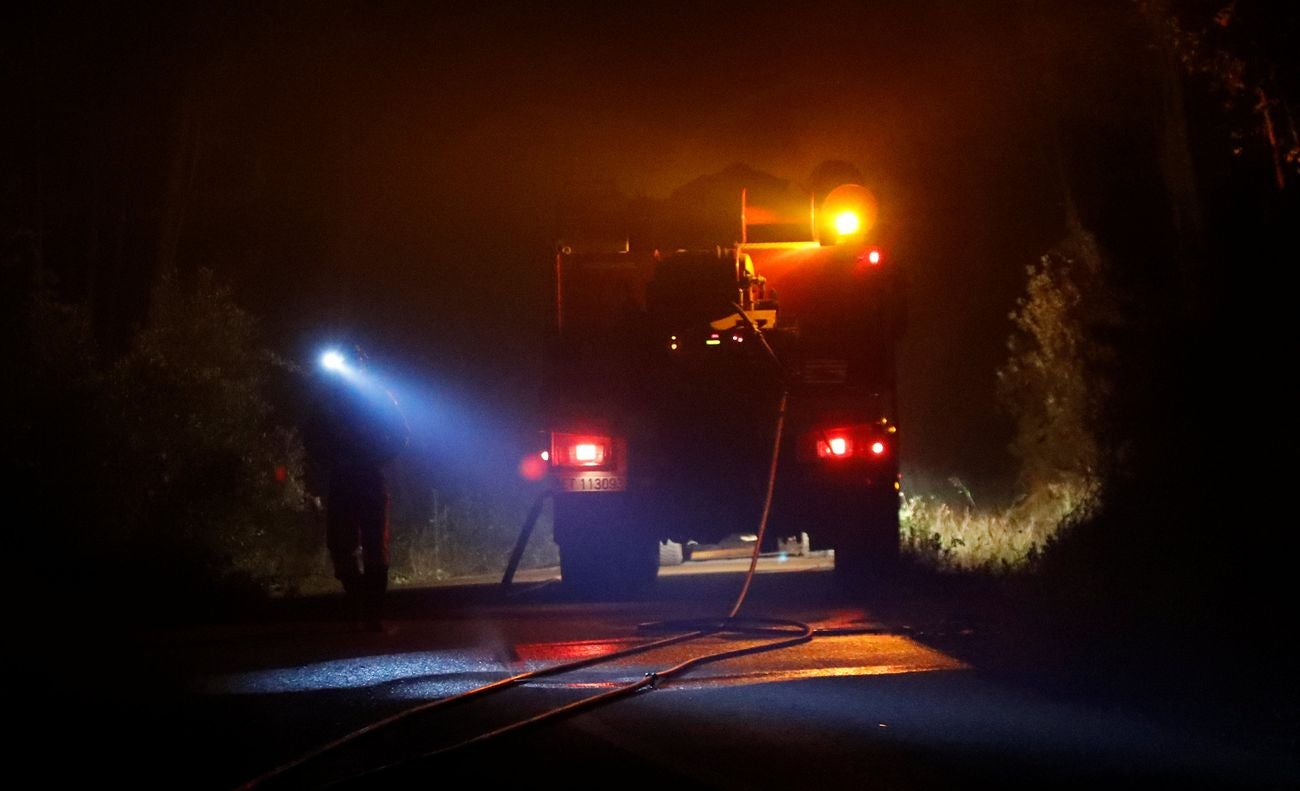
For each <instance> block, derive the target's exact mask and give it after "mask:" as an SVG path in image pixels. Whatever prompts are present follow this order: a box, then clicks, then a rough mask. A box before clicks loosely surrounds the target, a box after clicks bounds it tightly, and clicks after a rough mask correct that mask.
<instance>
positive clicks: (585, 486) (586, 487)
mask: <svg viewBox="0 0 1300 791" xmlns="http://www.w3.org/2000/svg"><path fill="white" fill-rule="evenodd" d="M559 483H560V490H561V491H565V492H621V491H623V490H624V489H626V488H627V479H626V478H624V477H623V476H621V475H603V474H600V473H581V474H579V475H571V476H565V477H563V478H561V479H560V481H559Z"/></svg>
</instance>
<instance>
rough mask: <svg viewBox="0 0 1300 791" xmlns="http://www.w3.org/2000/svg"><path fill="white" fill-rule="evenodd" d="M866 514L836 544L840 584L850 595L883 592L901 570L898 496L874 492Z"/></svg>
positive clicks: (842, 532)
mask: <svg viewBox="0 0 1300 791" xmlns="http://www.w3.org/2000/svg"><path fill="white" fill-rule="evenodd" d="M865 513H866V518H865V519H863V518H862V517H859V518H857V519H856V520H854V522H853V523H852V524H849V525H846V526H845V527H847V528H848V529H846V530H841V532H840V535H839V537H838V539H837V541H836V542H835V577H836V582H837V584H838V585H839V587H840V588H841V589H842V590H844V591H846V592H850V593H861V592H864V591H871V590H882V589H883V588H885V587H886V586H887V585H888V584H889V582H890V581H891V580H892V579H893V576H894V573H895V572H896V571H897V568H898V549H899V537H898V495H897V494H895V493H894V492H879V493H877V492H873V493H871V495H870V496H869V497H868V498H867V501H866V504H865Z"/></svg>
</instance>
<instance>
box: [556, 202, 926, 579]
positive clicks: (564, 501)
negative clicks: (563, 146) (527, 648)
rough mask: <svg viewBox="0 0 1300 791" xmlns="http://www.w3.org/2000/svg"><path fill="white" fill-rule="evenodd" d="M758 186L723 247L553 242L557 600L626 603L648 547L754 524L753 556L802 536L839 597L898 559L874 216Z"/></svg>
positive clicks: (895, 288)
mask: <svg viewBox="0 0 1300 791" xmlns="http://www.w3.org/2000/svg"><path fill="white" fill-rule="evenodd" d="M781 184H784V182H781ZM763 186H764V187H765V188H764V189H754V188H752V187H742V188H739V189H736V190H735V192H734V193H732V194H734V198H733V199H732V201H731V203H732V208H731V212H730V214H731V218H730V219H731V222H730V225H731V228H730V231H731V233H730V235H731V237H732V238H729V239H725V240H723V241H724V242H725V243H720V244H716V245H713V246H709V247H703V246H701V245H698V244H696V246H694V247H692V246H684V247H682V248H680V249H679V248H676V247H671V248H670V247H669V246H668V245H665V244H653V245H651V244H642V243H638V241H637V240H628V239H623V240H617V241H616V242H615V243H613V244H611V243H609V241H608V240H607V239H606V240H595V241H593V240H592V238H591V236H594V235H589V236H588V237H586V238H584V237H582V236H581V234H579V233H576V232H575V233H571V234H570V235H569V236H568V237H567V238H565V239H564V240H562V241H561V242H560V246H559V250H558V252H557V256H556V260H555V273H554V276H555V281H554V288H555V307H556V310H555V314H554V325H553V328H552V329H553V335H552V339H551V341H552V344H551V351H550V357H549V361H548V366H547V370H548V374H547V380H546V383H545V403H546V410H547V419H548V420H549V424H550V425H549V427H548V428H549V449H548V451H547V454H546V455H547V456H548V462H549V470H550V476H551V480H552V484H553V489H554V491H555V498H554V499H555V502H554V532H555V541H556V543H557V544H558V546H559V550H560V562H561V574H562V577H563V580H564V582H565V584H566V585H569V586H572V587H574V588H576V589H579V590H583V591H586V592H589V593H592V594H595V595H626V594H628V593H632V592H634V591H635V590H637V589H638V588H641V587H643V586H645V585H647V584H649V583H650V582H652V581H653V580H654V579H655V577H656V575H657V573H658V563H659V549H660V543H661V542H663V541H675V542H680V543H682V544H686V543H687V542H692V541H693V542H699V543H704V544H708V543H714V542H717V541H719V540H721V539H723V538H724V537H727V536H731V535H735V534H738V533H740V534H743V533H755V532H756V530H757V527H758V525H759V524H760V521H761V520H762V518H763V515H764V511H765V507H766V510H767V511H768V514H769V518H768V520H767V525H768V526H767V529H766V530H765V531H764V536H765V539H764V541H765V544H767V545H769V546H768V547H767V548H772V547H774V546H775V543H776V542H777V541H778V540H779V539H780V538H782V537H789V536H799V535H801V534H805V533H806V535H807V537H808V539H809V541H810V542H811V545H812V548H813V549H818V548H833V549H834V557H835V569H836V573H837V575H838V576H839V577H840V579H841V580H843V581H844V582H846V583H848V584H850V585H858V584H863V583H869V582H870V581H871V580H873V579H878V578H880V577H881V576H882V575H885V574H886V573H887V572H888V570H889V569H890V568H891V567H892V566H893V564H894V563H895V561H896V559H897V555H898V547H899V524H898V506H899V466H898V450H899V433H898V427H897V425H896V422H895V421H896V400H897V399H896V386H895V349H896V347H897V343H898V340H899V338H900V336H901V334H902V330H903V325H904V311H903V300H902V287H901V278H900V275H899V272H898V268H897V267H896V266H895V263H894V262H893V261H892V260H891V259H890V256H889V255H888V253H887V251H886V250H885V249H884V248H882V247H881V246H880V245H879V243H878V240H877V236H876V234H874V233H873V231H874V229H875V226H876V205H875V199H874V198H873V196H872V195H871V193H869V192H868V191H867V190H866V189H864V188H862V187H861V186H858V185H855V184H843V185H840V186H838V187H836V188H834V189H830V190H827V191H825V193H824V194H817V193H815V192H814V193H812V194H808V193H799V192H796V191H794V190H781V189H772V188H771V186H770V184H764V185H763ZM669 214H671V212H669ZM676 214H677V215H678V216H679V217H680V216H682V215H688V216H689V215H690V211H689V210H682V209H680V208H678V209H677V210H676ZM660 226H661V228H660V230H659V232H658V233H659V239H658V240H656V241H662V240H663V239H664V238H670V235H671V231H668V232H665V231H663V230H662V227H668V226H671V223H669V222H664V223H660ZM681 226H682V224H681V223H678V227H681ZM703 227H707V224H701V225H697V226H695V227H693V228H691V227H687V228H686V229H685V230H684V231H683V232H682V234H681V235H682V236H683V237H684V238H687V239H690V240H691V241H694V242H698V240H699V238H700V229H701V228H703ZM715 232H716V233H727V229H725V228H724V229H722V230H720V231H715ZM778 434H779V441H778ZM774 451H776V453H775V455H776V459H777V461H776V463H775V466H774V465H773V457H774ZM769 494H770V500H769ZM769 503H770V505H769Z"/></svg>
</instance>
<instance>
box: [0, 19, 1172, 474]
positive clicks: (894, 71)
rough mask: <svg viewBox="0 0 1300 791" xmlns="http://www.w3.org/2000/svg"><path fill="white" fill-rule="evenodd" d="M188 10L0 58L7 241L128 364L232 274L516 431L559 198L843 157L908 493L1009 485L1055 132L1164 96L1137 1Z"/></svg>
mask: <svg viewBox="0 0 1300 791" xmlns="http://www.w3.org/2000/svg"><path fill="white" fill-rule="evenodd" d="M176 5H177V6H178V7H171V5H170V4H169V6H168V7H167V10H155V11H138V10H133V11H127V10H125V9H124V8H123V7H99V6H92V5H91V4H86V5H85V6H84V7H83V6H78V5H75V4H73V5H69V4H65V5H57V4H53V5H47V4H42V5H41V7H40V10H32V11H29V12H28V13H27V15H26V16H25V17H19V18H17V19H15V20H14V24H12V25H11V26H9V30H8V31H7V33H6V34H5V35H6V38H5V49H4V55H3V62H4V68H5V71H6V73H7V74H8V75H9V76H8V77H7V78H6V92H7V97H6V106H7V107H8V108H9V109H10V110H12V112H11V113H8V114H9V116H10V117H9V118H8V119H7V120H6V122H5V123H6V129H5V134H6V135H7V136H8V137H10V139H11V140H12V144H10V145H7V146H5V151H4V157H5V160H4V163H3V164H4V170H5V173H6V179H5V183H4V185H3V186H4V190H5V192H4V196H3V198H4V201H5V210H6V213H8V214H9V215H10V216H11V217H14V218H16V219H15V220H14V222H15V223H17V224H26V225H29V226H36V227H39V228H40V229H41V233H40V237H41V239H42V242H43V244H42V250H41V255H42V257H43V260H44V263H45V264H46V266H48V267H49V268H51V269H52V270H54V271H56V272H59V273H60V274H61V276H62V277H63V281H64V285H65V287H66V288H68V289H69V290H70V291H71V292H73V293H82V294H90V295H91V296H92V297H93V299H95V300H96V303H97V305H98V306H99V308H100V310H99V314H100V323H101V327H100V329H101V332H102V333H104V334H105V335H106V336H108V337H115V336H120V335H121V334H122V333H124V332H125V331H126V329H125V328H128V327H129V326H130V325H131V323H132V322H136V321H139V320H140V318H141V317H142V315H143V311H144V309H145V305H146V303H147V300H146V297H145V294H146V293H147V288H146V284H147V283H148V282H149V281H150V279H151V278H152V277H153V276H154V274H155V273H156V272H157V270H158V269H159V267H160V266H162V265H163V262H165V261H171V262H173V263H174V264H175V265H176V266H178V267H179V268H181V269H182V270H186V269H193V268H196V267H200V266H204V267H210V268H212V269H214V270H216V271H217V273H218V275H219V276H220V277H221V278H223V279H225V280H227V281H228V282H231V283H232V284H233V285H234V286H235V288H236V291H237V293H238V295H239V299H240V301H241V303H242V304H243V305H244V306H245V307H246V308H247V309H249V310H250V311H251V312H253V313H254V314H256V315H257V316H258V317H259V318H260V319H261V322H262V327H263V332H264V336H265V340H266V342H267V343H268V344H269V345H270V346H272V347H274V348H275V349H277V350H279V351H280V352H281V353H283V354H285V355H288V356H296V357H299V358H303V359H305V357H306V355H307V354H308V353H309V352H310V351H311V350H312V348H313V347H314V344H315V343H317V342H318V340H319V339H320V338H322V337H324V336H326V335H329V334H331V333H335V332H338V331H341V330H349V331H355V332H357V333H359V334H361V335H362V336H363V337H365V338H366V340H367V342H368V343H369V344H370V345H371V347H372V352H373V353H374V354H375V356H376V357H378V358H380V359H386V360H388V361H390V362H391V363H392V364H393V365H395V366H401V367H403V368H405V369H407V370H415V371H419V372H422V373H423V374H424V375H427V376H430V377H434V378H437V377H454V378H457V379H459V380H463V383H464V385H465V386H466V387H469V388H471V389H472V388H478V389H481V390H483V391H485V392H491V393H496V394H498V395H501V394H511V393H513V394H514V395H515V398H516V401H517V402H518V404H517V406H518V407H519V408H520V409H521V410H525V411H526V410H527V408H528V406H529V405H528V404H527V403H526V402H527V401H528V400H529V398H530V397H531V395H530V394H529V392H528V390H527V388H526V387H524V388H523V389H520V385H521V384H526V382H527V378H528V376H530V375H531V374H530V371H531V370H533V369H531V368H530V366H532V365H534V364H535V359H536V355H537V353H538V350H539V343H538V341H539V339H540V328H541V327H542V326H543V325H544V324H545V321H546V317H547V311H548V308H549V302H548V299H549V293H548V292H547V291H546V287H545V283H546V273H547V270H548V268H549V267H550V266H551V263H552V258H551V251H552V246H553V242H554V238H555V232H556V228H555V216H556V204H557V199H558V197H559V196H560V195H562V194H565V192H566V190H571V189H573V188H574V187H575V186H577V185H584V184H591V183H596V182H606V181H608V182H610V183H611V184H612V185H613V186H614V187H615V188H617V189H618V190H620V191H622V192H624V193H627V194H629V195H636V194H644V195H647V196H650V197H656V198H662V197H665V196H667V195H668V194H669V193H671V192H672V190H674V189H675V188H677V187H679V186H681V185H683V184H686V183H687V182H689V181H691V180H693V179H695V178H698V177H701V176H704V175H707V174H711V173H716V172H718V171H720V170H723V169H724V168H727V167H728V166H731V165H733V164H736V163H743V164H746V165H748V166H750V167H753V168H757V169H759V170H762V171H766V172H768V173H771V174H773V175H776V176H779V177H781V178H784V179H789V180H791V181H793V182H795V183H800V182H803V181H805V180H806V179H807V177H808V175H809V174H810V173H811V171H812V170H813V168H814V167H815V166H817V165H818V164H819V163H821V162H823V161H825V160H829V159H840V160H846V161H848V162H850V163H853V164H854V165H856V166H857V167H858V168H859V169H860V170H861V171H862V172H863V174H864V176H865V181H866V182H867V184H866V185H867V186H868V187H870V188H872V189H873V190H875V191H876V192H877V194H878V196H879V197H880V200H881V206H882V222H883V223H884V224H887V225H888V226H889V227H890V228H891V229H892V231H893V233H892V237H891V238H892V241H891V246H892V248H893V249H892V250H891V251H890V252H891V259H892V260H893V261H894V262H895V264H896V265H897V266H900V267H904V268H905V269H906V270H907V277H908V281H909V289H910V301H909V313H910V326H909V333H908V335H907V336H906V340H905V341H904V345H903V356H902V366H901V372H900V376H901V388H902V413H901V419H902V423H903V426H904V430H905V431H906V432H907V434H906V436H907V437H908V441H907V445H906V447H905V449H904V453H905V463H904V466H905V469H906V470H907V471H908V473H909V474H914V475H918V476H932V477H936V478H939V479H942V478H945V477H947V476H948V475H953V474H956V475H960V476H963V477H964V478H967V479H970V480H973V481H974V482H975V484H976V485H977V486H981V485H982V486H987V487H990V488H992V487H994V486H995V485H996V484H998V483H1001V482H1005V479H1006V478H1007V477H1008V476H1009V475H1010V474H1011V473H1013V472H1014V467H1013V465H1012V462H1011V460H1010V458H1009V456H1008V455H1007V454H1006V451H1005V446H1006V444H1007V442H1008V440H1009V439H1010V420H1009V418H1007V417H1006V416H1005V415H1004V414H1002V413H1001V412H1000V411H999V409H998V407H997V404H996V399H995V396H994V389H995V377H994V371H995V370H996V368H997V366H998V365H999V364H1000V363H1001V361H1002V359H1003V358H1004V356H1005V343H1006V337H1007V334H1008V332H1009V330H1010V323H1009V321H1008V318H1007V314H1008V312H1009V311H1010V310H1011V309H1012V308H1013V307H1014V301H1015V298H1016V296H1017V295H1018V293H1019V292H1020V290H1021V289H1022V287H1023V278H1024V268H1025V266H1026V265H1027V264H1029V263H1031V262H1033V261H1035V260H1037V258H1038V256H1040V255H1041V254H1043V253H1045V252H1047V250H1049V249H1050V248H1051V246H1052V245H1053V244H1054V243H1055V242H1056V241H1057V240H1058V239H1060V238H1061V236H1062V235H1063V234H1064V229H1065V226H1064V210H1063V203H1064V199H1063V192H1062V188H1061V180H1060V172H1061V170H1060V168H1059V167H1058V162H1057V160H1056V159H1054V157H1053V153H1052V152H1053V148H1052V145H1053V140H1059V132H1058V131H1055V130H1058V129H1059V125H1058V124H1057V121H1059V119H1060V118H1063V117H1064V118H1067V121H1066V123H1067V124H1073V125H1074V126H1075V127H1077V126H1078V125H1079V124H1080V123H1081V120H1082V122H1087V121H1088V119H1089V118H1090V116H1091V115H1092V114H1095V115H1096V116H1097V118H1099V119H1101V121H1099V123H1104V121H1105V117H1106V114H1108V113H1110V114H1123V113H1127V112H1129V111H1130V110H1131V109H1132V107H1140V106H1143V103H1144V102H1146V101H1147V99H1148V98H1149V97H1147V96H1146V95H1144V93H1143V91H1145V90H1147V89H1146V88H1144V85H1145V84H1146V82H1147V81H1146V80H1145V79H1144V77H1143V74H1144V69H1145V68H1146V66H1145V65H1143V64H1144V62H1143V55H1142V54H1141V53H1142V48H1141V46H1140V45H1138V44H1135V43H1134V40H1130V39H1131V33H1132V31H1133V29H1134V26H1135V25H1136V24H1137V23H1136V21H1135V20H1133V19H1132V18H1131V17H1132V16H1133V15H1132V6H1131V5H1130V4H1127V3H1114V4H1096V3H1087V4H1082V5H1081V6H1080V7H1078V8H1076V9H1069V8H1066V9H1061V8H1060V7H1058V6H1057V4H1037V3H992V2H990V3H973V4H971V3H938V2H936V3H925V2H921V3H913V2H882V3H848V2H841V3H834V2H833V3H811V4H809V3H791V4H786V7H785V8H781V7H778V6H775V5H773V4H740V3H722V4H716V5H712V4H711V5H710V6H709V8H708V9H706V10H701V9H700V8H698V7H697V6H698V4H694V3H690V4H681V5H674V4H663V3H655V4H642V5H640V6H636V7H624V6H622V5H621V4H614V5H611V4H605V3H591V4H578V3H565V4H537V5H534V6H529V7H515V6H502V5H495V4H483V5H481V6H480V5H477V4H476V5H474V6H472V7H466V8H463V9H460V10H450V11H449V10H446V9H445V8H443V7H441V6H434V5H431V4H427V3H408V4H399V3H393V4H385V5H384V6H383V7H382V9H378V10H377V7H371V6H368V5H364V4H353V3H296V4H295V3H288V4H275V5H274V7H263V6H264V4H227V3H211V4H204V3H188V4H176ZM1049 5H1050V6H1052V7H1051V8H1040V7H1039V6H1049ZM1126 36H1128V37H1129V38H1126ZM1081 74H1083V75H1087V76H1088V79H1086V80H1078V81H1077V82H1076V80H1075V79H1074V78H1075V77H1077V76H1078V75H1081ZM1083 83H1087V85H1089V86H1090V87H1089V88H1088V89H1087V91H1086V92H1085V91H1082V90H1081V89H1078V88H1077V85H1079V84H1083ZM1062 108H1064V109H1062ZM1135 134H1137V135H1139V136H1140V135H1141V134H1142V132H1141V131H1140V127H1139V131H1138V132H1136V133H1135ZM37 196H39V197H37ZM168 228H170V229H172V230H173V233H172V234H171V235H170V236H169V235H168V234H167V233H165V232H164V231H163V230H162V229H168ZM160 240H161V241H160ZM720 241H726V240H720ZM503 403H506V404H509V403H510V399H509V398H506V399H504V401H503ZM976 491H977V494H978V493H979V489H978V488H977V490H976Z"/></svg>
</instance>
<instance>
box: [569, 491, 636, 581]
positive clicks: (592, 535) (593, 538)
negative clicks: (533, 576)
mask: <svg viewBox="0 0 1300 791" xmlns="http://www.w3.org/2000/svg"><path fill="white" fill-rule="evenodd" d="M637 513H638V510H637V509H635V508H634V503H633V502H632V498H631V496H630V495H629V494H628V493H627V492H601V493H580V494H559V495H556V497H555V543H556V544H557V545H559V548H560V577H561V579H562V581H563V583H564V587H565V588H566V589H567V590H568V591H570V592H571V593H573V594H574V595H577V596H580V597H582V598H587V599H601V600H617V599H627V598H632V597H635V596H637V595H638V594H640V593H642V592H644V591H645V590H646V589H648V588H649V587H650V586H651V585H653V584H654V582H655V579H656V578H657V576H658V573H659V541H658V539H657V537H656V536H655V535H654V533H653V532H652V531H650V530H649V529H647V526H645V525H644V524H642V523H641V522H640V521H639V520H637V519H636V518H635V515H636V514H637Z"/></svg>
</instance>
